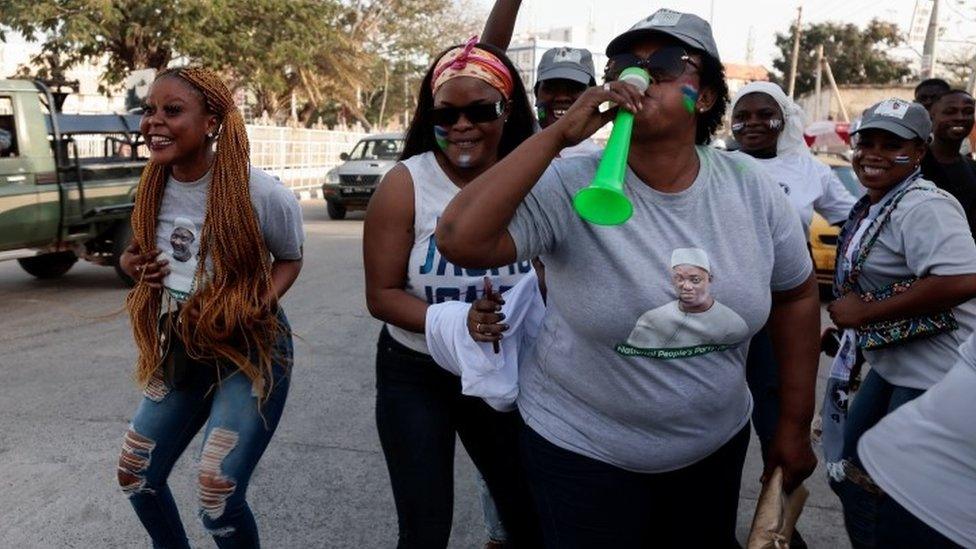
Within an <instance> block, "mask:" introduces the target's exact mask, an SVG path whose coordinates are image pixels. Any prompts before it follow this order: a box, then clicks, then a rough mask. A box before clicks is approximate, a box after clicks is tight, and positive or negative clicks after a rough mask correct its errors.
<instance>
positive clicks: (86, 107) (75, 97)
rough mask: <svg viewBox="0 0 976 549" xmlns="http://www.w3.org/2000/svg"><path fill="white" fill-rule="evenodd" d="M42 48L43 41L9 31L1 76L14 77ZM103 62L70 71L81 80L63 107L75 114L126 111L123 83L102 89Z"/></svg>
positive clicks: (1, 51) (0, 58) (1, 50)
mask: <svg viewBox="0 0 976 549" xmlns="http://www.w3.org/2000/svg"><path fill="white" fill-rule="evenodd" d="M39 51H40V44H38V43H36V42H27V41H25V40H24V39H23V37H20V36H16V35H13V34H11V35H8V41H6V42H0V78H12V77H13V76H14V74H15V73H16V72H17V69H19V68H20V66H21V65H27V64H29V63H30V58H31V57H32V56H34V55H36V54H37V53H38V52H39ZM102 69H103V66H102V64H95V63H81V64H79V65H77V66H75V67H74V68H71V69H69V70H68V71H66V78H67V79H68V80H69V81H77V82H78V91H77V93H73V94H71V95H69V96H68V98H67V99H66V100H65V103H64V107H63V108H62V110H63V111H64V112H65V113H71V114H96V113H106V112H124V111H125V90H124V89H122V88H121V87H120V88H119V89H118V90H113V91H112V92H110V93H109V94H107V95H106V94H104V93H102V92H100V91H99V90H98V86H99V84H100V83H101V77H102Z"/></svg>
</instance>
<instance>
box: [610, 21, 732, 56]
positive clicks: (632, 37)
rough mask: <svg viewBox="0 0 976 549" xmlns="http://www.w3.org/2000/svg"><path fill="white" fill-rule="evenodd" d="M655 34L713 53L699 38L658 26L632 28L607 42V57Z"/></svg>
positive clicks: (622, 51)
mask: <svg viewBox="0 0 976 549" xmlns="http://www.w3.org/2000/svg"><path fill="white" fill-rule="evenodd" d="M655 35H656V36H667V37H669V38H673V39H675V40H677V41H678V42H681V43H682V44H684V45H686V46H688V47H691V48H694V49H696V50H700V51H703V52H705V53H707V54H708V55H713V54H712V53H711V52H709V51H708V50H707V49H705V45H704V44H702V43H701V42H699V41H697V40H692V39H690V38H688V37H687V36H685V35H684V34H680V33H676V32H672V31H668V30H665V29H663V28H656V29H632V30H629V31H627V32H625V33H623V34H621V35H620V36H617V37H616V38H614V39H613V40H611V41H610V43H609V44H607V57H610V56H611V55H617V54H618V53H624V52H625V51H626V50H627V48H628V47H630V45H631V44H633V43H634V42H636V41H638V40H640V39H641V38H647V37H650V36H655ZM713 56H714V55H713ZM714 57H716V58H718V56H714Z"/></svg>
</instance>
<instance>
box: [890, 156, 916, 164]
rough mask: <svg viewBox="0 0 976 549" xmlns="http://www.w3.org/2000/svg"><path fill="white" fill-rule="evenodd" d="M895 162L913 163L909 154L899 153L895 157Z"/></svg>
mask: <svg viewBox="0 0 976 549" xmlns="http://www.w3.org/2000/svg"><path fill="white" fill-rule="evenodd" d="M894 162H895V164H911V162H912V157H910V156H908V155H907V154H899V155H898V156H896V157H895V160H894Z"/></svg>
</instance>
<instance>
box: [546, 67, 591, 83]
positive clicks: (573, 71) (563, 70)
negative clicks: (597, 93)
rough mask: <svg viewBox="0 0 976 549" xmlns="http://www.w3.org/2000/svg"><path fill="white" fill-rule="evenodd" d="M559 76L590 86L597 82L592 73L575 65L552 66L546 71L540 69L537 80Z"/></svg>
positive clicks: (552, 78)
mask: <svg viewBox="0 0 976 549" xmlns="http://www.w3.org/2000/svg"><path fill="white" fill-rule="evenodd" d="M557 78H563V79H566V80H572V81H573V82H579V83H580V84H583V85H585V86H590V85H593V84H595V83H596V79H595V78H594V77H593V75H592V74H590V73H588V72H586V71H584V70H582V69H577V68H575V67H567V66H562V67H552V68H551V69H548V70H546V71H540V72H539V74H538V76H537V77H536V82H542V81H544V80H555V79H557Z"/></svg>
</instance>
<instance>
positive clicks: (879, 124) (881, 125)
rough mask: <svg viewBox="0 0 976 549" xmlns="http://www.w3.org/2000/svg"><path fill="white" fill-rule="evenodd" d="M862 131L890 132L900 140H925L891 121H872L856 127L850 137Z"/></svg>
mask: <svg viewBox="0 0 976 549" xmlns="http://www.w3.org/2000/svg"><path fill="white" fill-rule="evenodd" d="M864 130H884V131H886V132H891V133H893V134H895V135H897V136H898V137H900V138H902V139H922V140H924V139H925V137H922V136H920V135H918V134H917V133H915V131H914V130H910V129H908V128H906V127H905V126H902V125H901V124H898V123H896V122H892V121H891V120H872V121H870V122H867V123H865V124H862V125H860V126H858V128H857V129H856V130H854V132H853V133H852V134H851V135H854V134H858V133H861V132H863V131H864Z"/></svg>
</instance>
